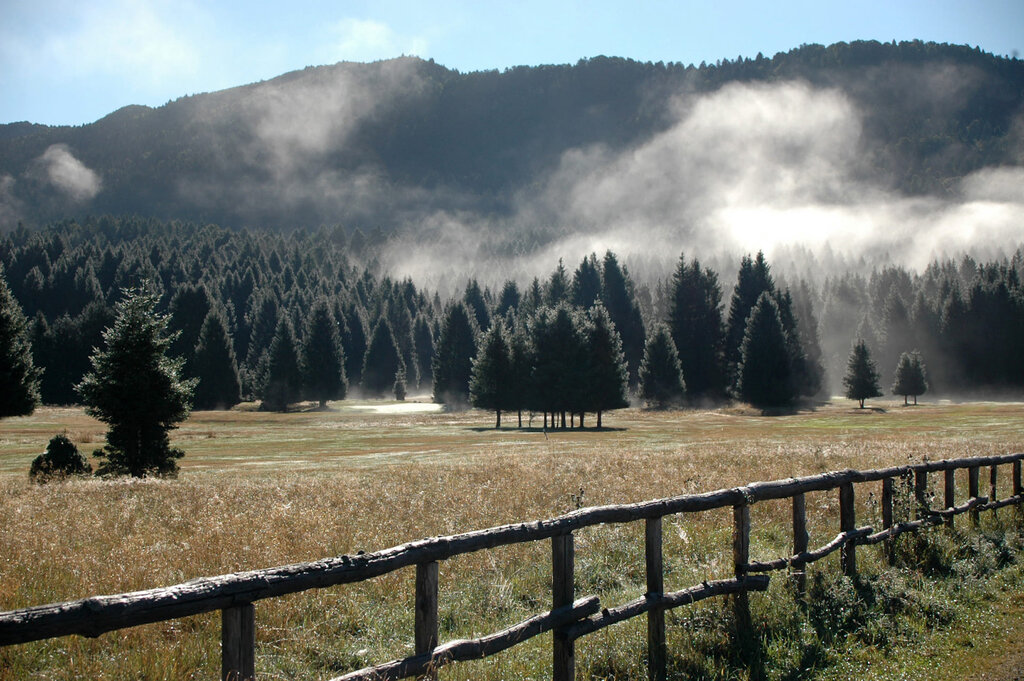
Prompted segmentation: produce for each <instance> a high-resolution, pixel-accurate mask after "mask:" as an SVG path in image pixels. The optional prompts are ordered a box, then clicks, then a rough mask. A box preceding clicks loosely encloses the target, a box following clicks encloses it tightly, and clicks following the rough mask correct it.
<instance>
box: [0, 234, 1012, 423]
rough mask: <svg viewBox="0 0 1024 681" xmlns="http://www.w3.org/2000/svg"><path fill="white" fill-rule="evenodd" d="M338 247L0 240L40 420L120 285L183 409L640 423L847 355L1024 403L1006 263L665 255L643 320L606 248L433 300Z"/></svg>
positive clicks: (639, 289) (791, 390) (793, 377)
mask: <svg viewBox="0 0 1024 681" xmlns="http://www.w3.org/2000/svg"><path fill="white" fill-rule="evenodd" d="M351 241H352V239H351V235H348V234H347V233H346V232H344V231H343V230H337V229H334V230H332V229H320V230H316V231H304V230H299V231H296V232H293V233H291V234H287V235H283V234H277V233H267V232H254V231H247V230H241V231H233V230H228V229H224V228H220V227H217V226H212V225H202V226H200V225H196V224H190V223H163V222H158V221H153V220H148V219H138V218H131V219H127V218H125V219H119V218H108V217H103V218H95V219H90V220H86V221H83V222H81V223H77V222H63V223H58V224H55V225H52V226H50V227H48V228H46V229H44V230H41V231H37V232H33V231H29V230H25V229H20V230H17V231H15V232H13V233H11V234H9V235H8V236H7V237H5V238H4V239H3V240H2V241H0V265H2V267H3V272H4V279H5V281H6V282H7V286H8V287H9V289H10V291H11V293H12V295H13V297H14V299H16V300H17V301H18V303H19V305H20V308H21V309H22V310H23V311H24V313H25V316H26V317H27V336H28V340H29V341H30V344H31V353H32V358H33V360H34V364H35V366H36V367H39V368H42V369H44V372H43V374H42V377H41V379H40V384H39V387H40V393H41V397H42V401H43V402H44V403H49V404H67V403H73V402H77V401H78V399H79V398H78V395H77V393H76V392H75V386H76V385H77V384H78V383H79V382H80V381H81V380H82V377H83V376H84V375H85V373H86V371H87V370H88V369H89V356H90V355H91V354H92V352H93V349H94V348H98V347H101V346H102V344H103V336H102V334H103V330H104V329H105V328H107V327H109V326H110V325H111V323H112V321H113V307H114V305H115V304H116V303H117V302H118V301H119V300H120V298H121V296H122V294H123V293H122V292H123V291H124V290H125V288H126V287H132V286H144V287H148V289H149V290H150V291H151V292H152V293H154V294H155V295H157V296H158V299H159V301H160V302H159V303H158V310H157V311H158V312H160V313H163V314H166V315H168V318H169V319H168V327H169V329H170V330H171V331H172V332H173V333H175V334H177V335H176V337H175V340H174V342H173V344H172V346H171V349H170V352H171V354H173V355H176V356H178V357H181V358H183V359H184V368H183V370H184V374H185V377H186V378H195V379H198V384H197V387H196V393H195V407H196V408H197V409H208V408H219V407H230V406H231V405H233V404H236V403H238V402H239V401H242V400H247V401H248V400H259V401H261V402H262V403H263V405H264V406H265V407H266V408H270V409H286V408H288V405H291V404H294V403H296V402H299V401H307V400H308V401H316V402H318V403H320V404H321V405H326V402H327V401H328V400H337V399H342V398H344V397H345V396H346V395H352V394H360V395H365V396H370V397H374V396H395V397H398V398H400V399H401V398H404V396H405V395H406V393H407V392H408V391H412V390H418V391H421V392H428V391H433V394H434V396H435V399H437V400H438V401H442V402H446V403H453V404H454V403H461V404H465V403H473V404H477V405H478V406H481V407H485V408H488V409H494V410H495V411H520V410H524V409H525V410H528V411H532V412H538V413H544V414H557V415H558V416H559V421H561V419H562V417H563V415H564V414H568V415H569V420H570V424H571V423H572V422H573V415H575V414H583V413H600V412H603V411H605V410H607V409H613V408H616V406H621V405H622V404H623V402H624V400H626V399H628V398H629V397H628V396H629V394H630V393H633V394H635V395H636V396H637V397H638V398H639V399H640V400H642V401H643V402H645V403H647V404H650V405H666V404H674V403H690V404H695V403H704V402H707V403H715V402H718V401H721V400H723V399H728V398H731V397H738V398H740V399H742V400H744V401H747V402H750V403H752V404H755V405H759V406H764V407H770V406H775V405H785V404H792V403H794V402H796V401H798V400H800V399H802V398H807V397H816V396H820V395H822V394H823V390H826V389H829V388H831V387H833V386H835V384H836V383H837V382H838V379H839V376H841V375H842V373H843V367H844V366H845V365H846V362H847V358H848V356H849V354H850V348H851V346H852V344H853V342H854V341H855V340H857V339H862V340H864V342H865V347H866V348H868V349H869V352H870V354H871V357H872V358H873V360H874V361H875V363H876V365H877V367H878V369H879V371H880V373H881V381H882V384H883V387H888V386H889V385H890V381H891V380H892V377H893V376H894V372H895V371H896V368H897V364H898V363H899V360H900V357H901V355H902V354H903V353H910V352H912V351H914V350H917V351H918V353H919V355H918V356H919V357H920V358H922V359H923V361H924V362H926V363H927V366H928V374H929V381H930V384H931V386H930V393H931V394H934V393H936V392H938V393H946V394H949V393H981V392H991V391H994V390H996V391H1004V392H1007V393H1019V392H1020V391H1021V389H1022V388H1024V357H1022V355H1021V353H1020V352H1019V345H1020V341H1021V339H1022V338H1024V291H1022V287H1021V283H1020V282H1021V279H1020V276H1021V271H1022V270H1024V252H1022V251H1018V252H1017V253H1016V254H1015V255H1014V256H1013V257H1012V258H1011V259H1009V260H1006V261H1002V262H992V263H977V262H975V261H973V260H971V259H969V258H964V259H963V260H961V261H959V262H956V263H954V262H952V261H948V262H942V263H939V262H936V263H933V264H932V265H930V266H929V267H928V268H926V269H925V270H924V271H923V272H921V273H915V272H911V271H909V270H907V269H905V268H900V267H886V268H883V269H881V270H878V271H875V272H873V273H872V274H871V275H870V276H864V275H860V274H856V273H844V274H836V275H834V276H831V277H828V278H826V279H824V284H823V285H820V286H812V285H810V284H809V283H808V282H806V281H804V280H797V281H796V283H795V284H794V285H791V286H790V285H788V284H787V283H786V282H784V281H781V280H779V281H777V277H776V276H775V275H773V273H772V272H771V269H770V266H769V264H768V262H767V261H766V259H765V258H764V256H763V255H762V254H760V253H759V254H757V255H756V256H745V257H744V258H742V260H741V262H740V266H739V270H738V272H737V273H736V275H735V280H733V281H731V282H729V281H726V282H723V281H722V280H720V278H719V275H718V273H716V272H715V271H713V270H711V269H710V268H707V267H703V266H702V265H701V263H700V262H699V261H698V260H696V259H688V258H687V257H685V256H681V257H680V259H679V261H678V264H677V267H676V270H675V272H674V273H673V275H672V277H671V278H669V279H667V280H665V281H662V282H656V283H655V286H654V289H655V292H656V295H655V296H654V300H653V303H652V302H651V301H650V300H649V299H648V298H649V296H648V295H647V291H649V289H650V287H649V283H642V284H638V283H637V282H635V281H634V280H633V278H632V276H631V274H630V272H629V271H628V270H627V268H626V267H625V266H624V265H623V264H621V263H620V262H619V260H618V258H617V256H616V255H615V254H614V253H611V252H609V253H606V254H604V256H602V257H598V256H597V255H596V254H592V255H589V256H587V257H585V258H583V259H582V260H581V262H580V263H579V264H578V265H577V266H576V267H575V268H572V269H568V268H566V266H565V265H564V264H563V263H562V262H559V263H558V264H557V266H556V267H555V268H554V269H553V271H551V272H550V274H548V275H547V276H545V277H543V278H540V277H538V278H535V279H534V280H532V281H531V282H529V283H528V284H525V285H522V284H521V283H519V282H515V281H506V282H504V283H503V284H502V285H501V286H500V287H496V288H495V289H494V290H492V289H491V288H489V287H488V286H481V285H480V284H479V283H478V282H477V281H476V280H469V281H468V282H467V283H466V285H465V288H464V289H463V290H462V292H461V295H459V296H456V297H455V298H454V299H451V300H446V301H442V300H441V298H440V297H439V296H438V295H437V294H436V293H430V292H428V291H425V290H422V289H420V288H418V287H417V286H416V284H415V283H414V282H412V281H411V280H408V279H405V280H401V281H398V280H395V279H393V278H391V277H389V276H387V275H386V274H383V273H379V272H377V271H376V269H377V267H376V266H375V265H373V264H372V263H371V264H370V265H367V266H357V265H356V264H354V262H355V261H354V260H353V259H350V256H351V255H352V251H351V248H350V244H351ZM819 319H820V326H819ZM825 367H827V368H828V372H829V373H830V374H831V375H826V372H825V369H824V368H825ZM620 379H621V380H620ZM623 381H624V384H623ZM623 385H624V386H625V387H622V386H623ZM612 405H616V406H612ZM499 418H500V417H499Z"/></svg>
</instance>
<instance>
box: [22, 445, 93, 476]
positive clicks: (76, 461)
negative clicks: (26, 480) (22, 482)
mask: <svg viewBox="0 0 1024 681" xmlns="http://www.w3.org/2000/svg"><path fill="white" fill-rule="evenodd" d="M90 473H92V466H90V465H89V464H88V462H86V460H85V457H84V456H82V455H81V454H80V453H79V451H78V447H76V446H75V443H74V442H72V441H71V440H69V439H68V438H67V436H66V435H63V434H60V435H54V436H53V437H52V438H50V443H49V444H48V445H46V451H45V452H43V453H42V454H40V455H39V456H37V457H36V458H35V459H33V461H32V466H31V468H29V472H28V475H29V477H30V478H32V480H33V481H34V482H49V481H50V480H54V479H62V478H67V477H69V476H72V475H89V474H90Z"/></svg>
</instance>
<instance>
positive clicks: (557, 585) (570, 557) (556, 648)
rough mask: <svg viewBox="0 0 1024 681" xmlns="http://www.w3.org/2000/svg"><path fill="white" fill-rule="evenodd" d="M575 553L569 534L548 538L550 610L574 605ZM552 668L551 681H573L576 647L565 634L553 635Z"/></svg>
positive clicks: (553, 633) (555, 633)
mask: <svg viewBox="0 0 1024 681" xmlns="http://www.w3.org/2000/svg"><path fill="white" fill-rule="evenodd" d="M574 563H575V549H574V545H573V536H572V535H571V534H564V535H559V536H557V537H552V538H551V606H552V607H551V609H552V610H557V609H558V608H563V607H565V606H567V605H569V604H570V603H572V602H573V598H574V597H575V589H576V587H575V570H574ZM552 636H553V638H552V668H551V678H552V679H554V681H573V679H574V678H575V677H576V645H575V644H574V643H573V640H572V639H571V638H568V637H567V636H566V635H565V632H563V631H559V630H558V629H555V630H554V631H553V632H552Z"/></svg>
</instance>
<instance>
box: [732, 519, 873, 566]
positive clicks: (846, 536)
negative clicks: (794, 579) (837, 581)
mask: <svg viewBox="0 0 1024 681" xmlns="http://www.w3.org/2000/svg"><path fill="white" fill-rule="evenodd" d="M874 531H875V530H874V528H873V527H858V528H857V529H855V530H850V531H848V532H840V533H839V534H837V535H836V536H835V539H833V540H832V541H830V542H829V543H827V544H825V545H824V546H822V547H821V548H818V549H814V550H813V551H803V552H801V553H798V554H794V555H792V556H788V557H785V558H776V559H775V560H768V561H754V562H752V563H747V572H772V571H774V570H785V569H786V568H788V567H791V566H793V565H809V564H811V563H814V562H816V561H819V560H821V559H822V558H824V557H825V556H827V555H829V554H830V553H835V552H836V551H838V550H839V549H841V548H843V546H846V545H847V544H850V543H853V542H858V543H863V542H861V541H860V540H861V538H862V537H867V536H868V535H870V534H871V533H872V532H874Z"/></svg>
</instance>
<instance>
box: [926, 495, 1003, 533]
mask: <svg viewBox="0 0 1024 681" xmlns="http://www.w3.org/2000/svg"><path fill="white" fill-rule="evenodd" d="M987 503H988V498H987V497H975V498H974V499H968V500H967V501H965V502H964V503H962V504H960V505H959V506H952V507H950V508H944V509H942V510H935V511H928V515H934V516H938V517H940V518H942V521H943V523H945V524H946V526H947V527H948V526H949V519H950V518H952V517H953V516H958V515H960V514H961V513H967V512H968V511H970V510H971V509H973V508H974V507H975V506H980V505H983V504H987Z"/></svg>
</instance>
